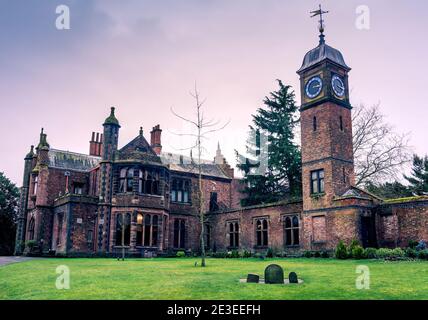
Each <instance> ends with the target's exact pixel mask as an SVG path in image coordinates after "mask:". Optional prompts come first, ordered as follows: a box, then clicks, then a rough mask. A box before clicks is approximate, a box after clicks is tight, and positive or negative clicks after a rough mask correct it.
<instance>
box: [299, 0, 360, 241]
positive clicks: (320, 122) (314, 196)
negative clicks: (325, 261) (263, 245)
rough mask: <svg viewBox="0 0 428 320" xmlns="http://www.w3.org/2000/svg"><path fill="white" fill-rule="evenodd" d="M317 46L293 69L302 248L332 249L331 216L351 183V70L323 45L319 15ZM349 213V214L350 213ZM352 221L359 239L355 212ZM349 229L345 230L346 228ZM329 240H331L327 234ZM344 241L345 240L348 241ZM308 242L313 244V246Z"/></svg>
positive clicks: (333, 224)
mask: <svg viewBox="0 0 428 320" xmlns="http://www.w3.org/2000/svg"><path fill="white" fill-rule="evenodd" d="M312 13H313V16H320V21H319V22H320V26H319V31H320V35H319V44H318V46H317V47H315V48H314V49H312V50H310V51H309V52H308V53H306V55H305V57H304V59H303V63H302V66H301V67H300V69H299V70H298V71H297V73H298V75H299V76H300V88H301V90H300V91H301V107H300V113H301V141H302V184H303V216H304V228H305V237H306V239H305V242H306V244H305V246H306V247H307V248H312V249H323V248H331V247H332V246H334V245H335V243H337V239H331V237H329V234H330V235H337V234H338V233H337V230H334V229H335V228H336V227H337V225H338V220H337V216H340V214H341V213H339V214H335V213H333V211H336V210H337V209H338V207H342V206H343V203H341V202H340V201H337V199H341V198H342V197H343V195H346V194H348V193H349V192H350V191H349V190H351V189H352V188H353V187H352V186H353V185H354V162H353V145H352V120H351V109H352V107H351V104H350V101H349V86H348V73H349V71H350V70H351V68H349V66H348V65H347V64H346V63H345V60H344V58H343V56H342V54H341V52H340V51H339V50H337V49H334V48H332V47H331V46H329V45H327V44H326V42H325V39H324V38H325V36H324V25H323V19H322V15H323V14H324V13H327V12H326V11H322V9H321V7H320V9H319V10H317V11H314V12H312ZM351 211H352V210H351ZM351 215H353V216H354V218H355V219H354V218H352V219H351V220H352V221H353V226H352V228H351V229H354V230H355V232H351V234H350V235H349V237H350V238H354V237H355V238H358V234H357V233H358V231H357V228H356V225H354V224H355V223H358V222H357V218H356V217H355V214H354V213H351ZM348 229H349V228H348ZM332 237H334V236H332ZM347 238H348V237H347ZM313 244H316V246H315V247H314V245H313Z"/></svg>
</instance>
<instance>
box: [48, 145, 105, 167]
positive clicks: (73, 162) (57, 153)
mask: <svg viewBox="0 0 428 320" xmlns="http://www.w3.org/2000/svg"><path fill="white" fill-rule="evenodd" d="M100 161H101V157H95V156H89V155H87V154H82V153H76V152H70V151H63V150H57V149H50V150H49V167H50V168H58V169H65V170H73V171H90V170H91V169H92V168H94V167H96V166H97V165H98V163H99V162H100Z"/></svg>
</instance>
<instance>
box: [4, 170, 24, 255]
mask: <svg viewBox="0 0 428 320" xmlns="http://www.w3.org/2000/svg"><path fill="white" fill-rule="evenodd" d="M18 197H19V190H18V188H17V187H16V186H15V184H13V183H12V182H11V181H10V180H9V179H8V178H6V176H5V175H4V174H3V172H0V256H1V255H10V254H13V250H14V247H15V231H16V225H15V224H16V220H17V212H18Z"/></svg>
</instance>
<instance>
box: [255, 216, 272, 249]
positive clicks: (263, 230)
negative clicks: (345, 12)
mask: <svg viewBox="0 0 428 320" xmlns="http://www.w3.org/2000/svg"><path fill="white" fill-rule="evenodd" d="M255 231H256V239H255V240H256V241H255V244H256V245H255V247H256V248H267V247H268V246H269V218H268V217H261V218H255Z"/></svg>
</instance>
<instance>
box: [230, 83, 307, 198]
mask: <svg viewBox="0 0 428 320" xmlns="http://www.w3.org/2000/svg"><path fill="white" fill-rule="evenodd" d="M277 81H278V84H279V89H278V90H277V91H274V92H271V93H270V95H269V96H267V97H265V99H264V101H263V104H264V106H263V107H262V108H259V109H258V110H257V112H256V114H255V115H253V125H252V126H250V129H251V133H250V136H249V139H248V141H247V153H248V154H249V155H250V158H248V157H243V156H241V155H239V154H237V157H238V163H239V164H238V169H240V170H242V171H243V172H244V174H245V178H244V183H245V184H246V186H245V188H244V190H243V192H244V193H245V194H246V196H247V197H246V199H244V200H243V202H242V204H243V205H254V204H260V203H268V202H274V201H278V200H281V199H282V198H284V197H285V196H290V197H300V196H301V193H302V186H301V153H300V148H299V146H298V145H297V143H296V142H295V141H294V140H295V130H296V128H297V125H298V124H299V121H300V119H299V116H298V107H297V105H296V101H295V94H294V91H293V90H292V88H291V86H288V85H284V84H283V83H282V81H281V80H277ZM264 137H266V138H264ZM254 171H256V173H254Z"/></svg>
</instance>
